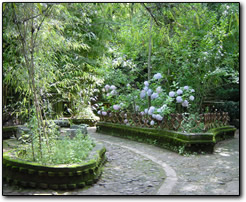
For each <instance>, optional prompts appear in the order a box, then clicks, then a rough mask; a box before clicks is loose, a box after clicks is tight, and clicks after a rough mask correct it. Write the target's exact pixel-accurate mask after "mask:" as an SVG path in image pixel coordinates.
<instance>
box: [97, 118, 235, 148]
mask: <svg viewBox="0 0 246 202" xmlns="http://www.w3.org/2000/svg"><path fill="white" fill-rule="evenodd" d="M97 131H98V132H101V133H105V134H109V135H113V136H118V137H123V138H127V139H131V140H136V141H140V142H145V143H150V144H155V145H157V146H160V147H163V148H167V149H170V150H173V151H176V152H179V153H192V152H197V153H201V152H207V153H212V152H213V149H214V145H215V143H216V142H217V141H218V140H220V139H221V134H225V133H226V134H227V137H233V135H234V132H235V128H234V127H231V126H228V127H222V128H218V129H217V130H216V131H211V132H208V133H192V134H189V133H181V132H175V131H170V130H159V129H151V128H139V127H133V126H126V125H121V124H113V123H106V122H99V123H97Z"/></svg>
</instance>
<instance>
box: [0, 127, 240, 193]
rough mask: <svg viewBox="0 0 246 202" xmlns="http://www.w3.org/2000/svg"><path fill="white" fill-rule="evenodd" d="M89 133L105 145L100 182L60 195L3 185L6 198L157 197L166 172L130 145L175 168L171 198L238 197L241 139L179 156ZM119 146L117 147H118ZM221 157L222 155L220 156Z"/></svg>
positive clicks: (144, 145) (89, 131)
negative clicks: (46, 195) (20, 196)
mask: <svg viewBox="0 0 246 202" xmlns="http://www.w3.org/2000/svg"><path fill="white" fill-rule="evenodd" d="M88 133H89V134H90V135H91V136H92V137H93V138H95V139H97V140H99V141H102V142H103V141H106V142H110V144H109V143H105V146H106V148H107V153H106V154H107V158H108V160H107V163H106V164H105V166H104V171H103V173H102V176H101V178H100V179H99V181H98V182H97V183H96V184H94V185H92V186H91V187H87V188H86V189H76V190H72V191H66V192H59V191H54V190H46V191H43V190H37V189H20V188H19V187H17V186H10V185H7V184H6V183H5V182H3V195H34V194H35V195H41V194H52V195H154V194H156V193H157V190H158V189H159V187H160V186H161V185H162V183H163V182H164V180H165V178H166V176H165V173H164V172H163V169H162V168H161V167H160V166H159V165H158V164H157V163H155V162H153V161H151V160H150V159H148V158H146V157H143V156H141V155H139V154H136V153H134V152H132V151H130V150H128V149H126V148H124V147H121V146H118V145H122V146H128V147H132V148H135V149H137V150H138V151H141V152H142V153H146V154H148V155H152V156H154V157H155V158H156V159H160V160H161V161H163V162H165V163H166V164H167V165H169V166H170V167H172V168H173V169H174V170H175V172H176V175H177V178H178V181H177V182H176V184H175V186H174V188H173V189H172V191H171V193H170V194H171V195H238V194H239V138H238V136H236V138H234V139H231V140H226V141H222V142H220V143H219V144H217V145H216V148H215V151H216V152H215V153H213V154H206V155H190V156H181V155H179V154H177V153H174V152H171V151H168V150H165V149H162V148H158V147H155V146H153V145H148V144H144V143H138V142H134V141H130V140H126V139H121V138H117V137H112V136H109V135H103V134H98V133H95V128H88ZM115 143H116V144H118V145H115ZM221 154H222V155H221Z"/></svg>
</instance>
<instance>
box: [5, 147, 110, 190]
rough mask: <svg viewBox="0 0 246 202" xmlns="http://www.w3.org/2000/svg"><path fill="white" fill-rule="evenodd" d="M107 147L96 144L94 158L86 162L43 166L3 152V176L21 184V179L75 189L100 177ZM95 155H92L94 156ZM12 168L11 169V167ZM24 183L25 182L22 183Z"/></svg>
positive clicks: (41, 185) (59, 187) (54, 186)
mask: <svg viewBox="0 0 246 202" xmlns="http://www.w3.org/2000/svg"><path fill="white" fill-rule="evenodd" d="M105 152H106V149H105V147H104V146H103V145H102V144H98V145H97V146H96V150H94V151H93V152H92V153H94V154H96V157H95V158H94V159H88V162H86V163H85V164H82V165H80V164H76V165H57V166H43V165H40V164H38V163H33V162H27V161H24V160H20V159H16V158H15V156H14V155H13V151H9V152H4V154H3V177H4V178H5V179H9V182H10V181H15V182H16V183H18V184H20V185H21V183H20V182H21V181H24V182H29V181H30V179H31V181H32V183H33V184H32V186H31V185H30V183H28V184H26V183H25V186H31V187H34V186H35V187H41V188H48V187H53V188H54V189H57V188H58V189H67V188H69V189H74V188H76V187H77V186H82V185H85V184H91V183H92V182H94V181H95V180H97V179H98V176H99V173H100V172H101V170H102V165H103V163H104V161H105V158H106V157H105ZM94 154H93V155H90V158H92V157H93V156H94ZM10 168H11V169H10ZM22 184H23V183H22Z"/></svg>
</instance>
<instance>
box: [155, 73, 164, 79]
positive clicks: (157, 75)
mask: <svg viewBox="0 0 246 202" xmlns="http://www.w3.org/2000/svg"><path fill="white" fill-rule="evenodd" d="M161 78H162V75H161V74H160V73H157V74H155V75H154V79H161Z"/></svg>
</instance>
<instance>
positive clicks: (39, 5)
mask: <svg viewBox="0 0 246 202" xmlns="http://www.w3.org/2000/svg"><path fill="white" fill-rule="evenodd" d="M37 6H38V9H39V12H40V14H43V11H42V6H41V4H40V3H37Z"/></svg>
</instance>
